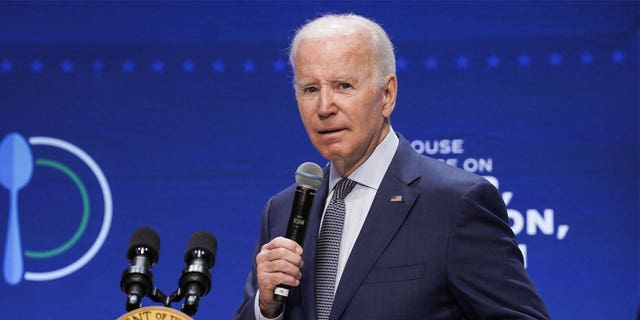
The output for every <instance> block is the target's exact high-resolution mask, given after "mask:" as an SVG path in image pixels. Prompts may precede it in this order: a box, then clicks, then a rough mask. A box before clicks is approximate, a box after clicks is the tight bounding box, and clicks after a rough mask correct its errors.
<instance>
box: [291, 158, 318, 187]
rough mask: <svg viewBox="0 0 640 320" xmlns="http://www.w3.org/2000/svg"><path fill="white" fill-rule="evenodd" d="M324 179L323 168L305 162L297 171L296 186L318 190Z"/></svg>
mask: <svg viewBox="0 0 640 320" xmlns="http://www.w3.org/2000/svg"><path fill="white" fill-rule="evenodd" d="M322 179H323V173H322V168H320V166H319V165H317V164H315V163H313V162H305V163H303V164H301V165H300V166H299V167H298V169H297V170H296V186H299V187H305V188H309V189H313V190H318V188H319V187H320V184H322Z"/></svg>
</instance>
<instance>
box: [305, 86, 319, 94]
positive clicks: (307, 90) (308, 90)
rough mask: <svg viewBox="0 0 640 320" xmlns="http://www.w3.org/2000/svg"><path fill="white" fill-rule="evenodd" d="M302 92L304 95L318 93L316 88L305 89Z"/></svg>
mask: <svg viewBox="0 0 640 320" xmlns="http://www.w3.org/2000/svg"><path fill="white" fill-rule="evenodd" d="M303 91H304V93H316V92H318V88H315V87H307V88H304V90H303Z"/></svg>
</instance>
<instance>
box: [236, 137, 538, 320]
mask: <svg viewBox="0 0 640 320" xmlns="http://www.w3.org/2000/svg"><path fill="white" fill-rule="evenodd" d="M327 182H328V170H325V179H324V182H323V184H322V185H321V186H320V188H319V189H318V191H317V194H316V197H315V200H314V204H313V208H312V211H311V213H310V216H309V219H308V220H309V222H308V226H307V234H306V237H305V242H304V253H303V255H302V258H303V261H304V267H303V269H302V279H301V281H300V285H299V286H298V287H297V288H294V289H293V290H292V291H291V292H290V294H289V299H288V301H287V303H286V305H285V319H292V320H294V319H295V320H313V319H315V318H316V315H315V298H314V297H315V288H314V283H315V279H314V277H315V270H314V265H315V261H314V260H315V254H316V239H317V237H318V230H319V227H320V219H321V216H322V212H323V208H324V204H325V201H326V198H327V194H328V190H327ZM294 190H295V186H290V187H289V188H287V189H285V190H283V191H282V192H280V193H278V194H277V195H276V196H274V197H272V198H271V199H270V200H269V201H268V203H267V205H266V207H265V209H264V212H263V216H262V222H261V229H260V237H259V240H258V243H257V244H256V247H255V251H254V255H253V257H255V255H256V254H257V253H258V252H259V250H260V248H261V246H262V245H263V244H265V243H267V242H269V241H270V240H271V239H273V238H275V237H277V236H284V234H285V232H286V228H287V223H288V220H289V215H290V212H291V206H292V201H293V196H294ZM397 196H401V197H402V201H391V199H392V198H394V197H395V199H394V200H397V199H398V197H397ZM255 272H256V266H255V261H254V263H253V268H252V271H251V272H250V274H249V276H248V278H247V281H246V284H245V299H244V301H243V302H242V304H241V306H240V307H239V309H238V311H237V312H236V315H235V319H242V320H253V319H255V315H254V313H253V307H254V306H253V303H254V299H255V294H256V290H257V288H258V287H257V280H256V276H255ZM548 318H549V316H548V313H547V310H546V307H545V305H544V303H543V302H542V300H541V298H540V296H539V295H538V293H537V292H536V289H535V287H534V285H533V284H532V282H531V280H530V279H529V276H528V275H527V273H526V272H525V270H524V267H523V261H522V254H521V252H520V250H519V249H518V246H517V243H516V240H515V237H514V234H513V232H512V231H511V229H510V228H509V225H508V219H507V213H506V208H505V205H504V202H503V201H502V198H501V197H500V195H499V193H498V192H497V190H496V189H495V188H494V187H493V186H492V185H491V184H490V183H488V182H487V181H486V180H485V179H483V178H482V177H479V176H476V175H474V174H470V173H467V172H465V171H463V170H460V169H457V168H454V167H452V166H449V165H447V164H444V163H443V162H441V161H438V160H434V159H431V158H428V157H424V156H421V155H419V154H418V153H416V152H415V151H414V150H413V148H412V147H411V146H410V144H409V142H407V141H406V140H405V139H404V138H402V137H400V145H399V146H398V150H397V152H396V154H395V155H394V158H393V160H392V162H391V165H390V167H389V169H388V170H387V172H386V173H385V176H384V178H383V180H382V183H381V185H380V188H379V189H378V192H377V193H376V196H375V199H374V200H373V204H372V205H371V209H370V211H369V214H368V216H367V219H366V221H365V223H364V225H363V227H362V230H361V232H360V234H359V236H358V239H357V240H356V243H355V245H354V247H353V250H352V252H351V255H350V256H349V259H348V261H347V264H346V267H345V269H344V273H343V274H342V279H341V280H340V284H339V286H338V288H337V291H336V295H335V300H334V305H333V309H332V311H331V317H330V319H332V320H337V319H345V320H351V319H367V320H370V319H399V320H400V319H402V320H416V319H548Z"/></svg>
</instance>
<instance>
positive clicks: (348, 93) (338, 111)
mask: <svg viewBox="0 0 640 320" xmlns="http://www.w3.org/2000/svg"><path fill="white" fill-rule="evenodd" d="M372 59H373V57H372V54H371V50H370V48H369V45H368V43H367V42H366V36H365V35H363V34H355V35H350V36H335V37H331V38H324V39H307V40H303V41H302V42H301V44H300V47H299V49H298V53H297V55H296V58H295V79H296V82H295V88H296V99H297V100H298V110H299V111H300V116H301V118H302V122H303V123H304V126H305V129H306V130H307V134H308V135H309V138H310V140H311V143H313V145H314V147H315V148H316V149H317V150H318V151H319V152H320V154H322V156H323V157H324V158H326V159H327V160H329V161H331V162H333V163H334V165H336V167H337V169H338V171H339V173H340V174H341V175H342V176H347V175H348V174H350V173H351V172H352V171H353V170H354V169H355V168H357V167H358V166H359V165H360V164H362V162H364V161H365V160H366V159H367V158H368V157H369V155H371V153H372V152H373V150H374V149H375V147H376V146H377V145H378V143H380V142H381V141H382V139H384V137H385V136H386V134H387V133H388V132H389V122H388V118H389V116H390V115H391V112H392V111H393V107H394V105H395V95H396V91H397V84H396V78H395V76H391V77H389V78H387V79H388V80H387V81H386V82H385V84H384V85H383V86H380V85H379V84H377V83H376V79H375V77H374V73H373V65H372Z"/></svg>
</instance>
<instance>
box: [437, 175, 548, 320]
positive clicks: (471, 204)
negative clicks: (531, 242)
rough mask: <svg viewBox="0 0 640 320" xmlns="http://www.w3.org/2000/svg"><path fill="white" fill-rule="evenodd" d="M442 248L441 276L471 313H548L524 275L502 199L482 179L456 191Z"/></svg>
mask: <svg viewBox="0 0 640 320" xmlns="http://www.w3.org/2000/svg"><path fill="white" fill-rule="evenodd" d="M455 214H456V216H455V219H454V220H453V222H452V225H451V232H450V240H449V244H448V248H447V279H448V283H449V287H450V290H451V293H452V295H453V297H454V299H455V300H456V303H457V304H458V305H459V306H460V308H461V309H462V310H463V312H464V313H465V315H466V317H467V318H471V319H549V318H550V317H549V314H548V312H547V309H546V306H545V305H544V303H543V301H542V299H541V298H540V296H539V295H538V293H537V290H536V288H535V287H534V285H533V283H532V281H531V279H530V278H529V276H528V275H527V273H526V271H525V269H524V264H523V258H522V253H521V252H520V249H519V248H518V245H517V242H516V240H515V235H514V234H513V231H512V230H511V228H510V227H509V224H508V217H507V212H506V208H505V205H504V202H503V201H502V198H501V197H500V195H499V193H498V191H497V190H496V189H495V188H494V187H493V185H491V184H490V183H488V182H487V181H484V180H483V181H479V182H476V183H475V184H473V185H472V186H471V187H469V188H468V189H467V190H466V192H464V194H463V195H462V196H461V197H460V200H459V202H458V207H457V210H456V213H455Z"/></svg>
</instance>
